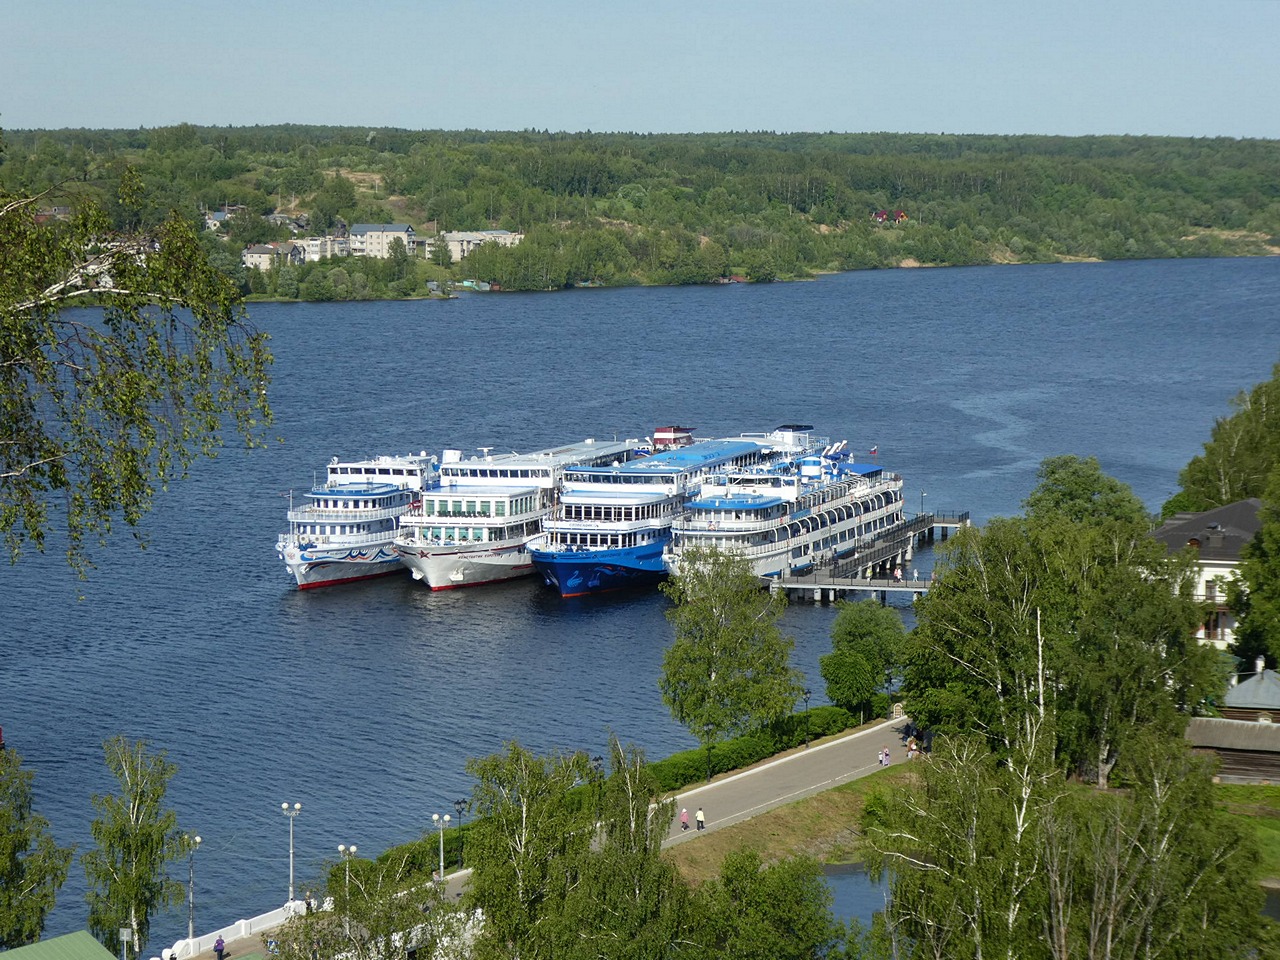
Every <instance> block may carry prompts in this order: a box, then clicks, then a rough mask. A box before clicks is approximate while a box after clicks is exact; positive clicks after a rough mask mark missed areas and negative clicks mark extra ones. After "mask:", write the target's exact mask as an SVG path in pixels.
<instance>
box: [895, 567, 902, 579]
mask: <svg viewBox="0 0 1280 960" xmlns="http://www.w3.org/2000/svg"><path fill="white" fill-rule="evenodd" d="M893 579H895V580H897V581H898V582H902V568H901V567H894V568H893Z"/></svg>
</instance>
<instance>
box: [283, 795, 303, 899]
mask: <svg viewBox="0 0 1280 960" xmlns="http://www.w3.org/2000/svg"><path fill="white" fill-rule="evenodd" d="M301 810H302V804H300V803H295V804H294V805H293V806H289V804H287V803H282V804H280V812H281V813H283V814H284V815H285V816H286V817H288V818H289V902H290V903H293V821H294V818H295V817H297V816H298V813H299V812H300V811H301Z"/></svg>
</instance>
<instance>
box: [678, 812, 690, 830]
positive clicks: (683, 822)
mask: <svg viewBox="0 0 1280 960" xmlns="http://www.w3.org/2000/svg"><path fill="white" fill-rule="evenodd" d="M680 829H681V830H688V829H689V810H688V808H687V807H681V808H680Z"/></svg>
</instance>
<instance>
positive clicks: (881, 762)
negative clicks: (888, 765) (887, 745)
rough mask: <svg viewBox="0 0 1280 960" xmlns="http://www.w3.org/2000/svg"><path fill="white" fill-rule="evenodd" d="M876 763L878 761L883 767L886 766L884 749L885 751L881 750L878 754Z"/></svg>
mask: <svg viewBox="0 0 1280 960" xmlns="http://www.w3.org/2000/svg"><path fill="white" fill-rule="evenodd" d="M876 763H878V764H879V765H880V766H882V767H883V766H884V751H883V750H881V751H879V752H878V753H877V754H876Z"/></svg>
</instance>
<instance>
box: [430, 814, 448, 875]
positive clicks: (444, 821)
mask: <svg viewBox="0 0 1280 960" xmlns="http://www.w3.org/2000/svg"><path fill="white" fill-rule="evenodd" d="M431 822H432V823H434V824H435V825H436V826H437V827H439V828H440V882H441V883H444V830H445V827H447V826H449V815H448V814H447V813H446V814H445V815H444V816H443V817H442V816H440V814H438V813H433V814H432V815H431Z"/></svg>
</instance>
